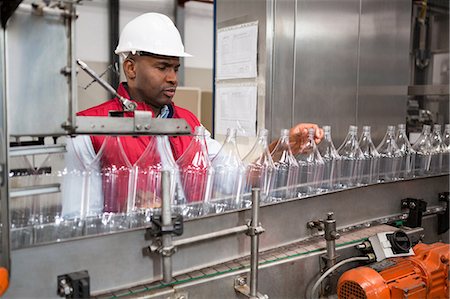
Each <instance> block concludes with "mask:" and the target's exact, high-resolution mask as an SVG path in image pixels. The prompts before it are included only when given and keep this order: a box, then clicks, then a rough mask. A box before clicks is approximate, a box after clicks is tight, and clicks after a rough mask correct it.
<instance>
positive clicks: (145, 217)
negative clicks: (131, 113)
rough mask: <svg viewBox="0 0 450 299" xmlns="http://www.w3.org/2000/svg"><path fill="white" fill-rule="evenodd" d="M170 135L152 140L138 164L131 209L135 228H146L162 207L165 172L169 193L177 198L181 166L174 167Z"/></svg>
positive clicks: (135, 167)
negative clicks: (155, 212) (177, 176)
mask: <svg viewBox="0 0 450 299" xmlns="http://www.w3.org/2000/svg"><path fill="white" fill-rule="evenodd" d="M164 138H165V139H167V137H166V136H156V137H150V142H149V144H148V145H147V148H146V149H145V151H144V152H143V153H142V155H141V157H140V158H139V159H138V160H137V161H136V163H135V164H134V171H135V176H136V177H135V186H134V190H133V196H132V198H133V201H132V203H131V210H132V214H133V219H132V221H133V222H132V226H133V227H136V226H142V225H145V224H146V223H149V222H150V221H151V215H152V214H153V213H154V211H155V210H159V209H160V208H161V200H162V191H163V190H162V189H163V186H162V171H163V170H164V171H167V172H168V173H169V182H170V183H169V185H168V186H166V188H169V194H170V196H171V200H172V198H173V196H174V189H175V176H176V175H178V167H177V166H176V165H173V163H171V161H173V157H172V152H171V151H170V152H168V151H167V150H166V147H165V144H164V142H165V140H164Z"/></svg>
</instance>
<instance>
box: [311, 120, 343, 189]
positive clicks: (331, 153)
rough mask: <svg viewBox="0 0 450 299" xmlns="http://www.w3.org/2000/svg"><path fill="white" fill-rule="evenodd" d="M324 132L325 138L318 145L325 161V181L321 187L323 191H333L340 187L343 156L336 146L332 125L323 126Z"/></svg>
mask: <svg viewBox="0 0 450 299" xmlns="http://www.w3.org/2000/svg"><path fill="white" fill-rule="evenodd" d="M323 132H324V138H323V140H322V141H321V142H320V143H319V145H318V146H317V148H318V149H319V153H320V155H321V156H322V159H323V162H324V170H323V181H322V185H321V186H320V188H321V190H322V191H331V190H333V189H338V188H339V179H340V173H341V156H340V155H339V154H338V152H337V150H336V148H335V147H334V143H333V140H332V138H331V127H330V126H323Z"/></svg>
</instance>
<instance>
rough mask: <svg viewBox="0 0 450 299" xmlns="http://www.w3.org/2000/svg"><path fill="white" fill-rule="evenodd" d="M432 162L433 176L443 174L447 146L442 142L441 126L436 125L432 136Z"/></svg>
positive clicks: (431, 170)
mask: <svg viewBox="0 0 450 299" xmlns="http://www.w3.org/2000/svg"><path fill="white" fill-rule="evenodd" d="M431 146H432V154H431V162H430V172H431V173H432V174H441V173H442V168H443V158H444V154H445V153H446V150H447V146H446V145H445V143H444V142H443V140H442V135H441V125H438V124H435V125H434V126H433V133H432V134H431Z"/></svg>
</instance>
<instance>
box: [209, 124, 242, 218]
mask: <svg viewBox="0 0 450 299" xmlns="http://www.w3.org/2000/svg"><path fill="white" fill-rule="evenodd" d="M212 166H213V168H214V171H215V174H214V183H213V189H212V192H213V193H212V196H211V199H212V200H211V206H212V210H213V211H215V212H216V213H221V212H223V211H226V210H231V209H237V208H240V207H241V206H242V196H243V193H244V187H245V166H244V162H242V160H241V157H240V155H239V151H238V148H237V145H236V129H228V131H227V136H226V138H225V141H224V143H223V145H222V147H221V148H220V150H219V152H218V153H217V155H216V156H215V157H214V158H213V160H212Z"/></svg>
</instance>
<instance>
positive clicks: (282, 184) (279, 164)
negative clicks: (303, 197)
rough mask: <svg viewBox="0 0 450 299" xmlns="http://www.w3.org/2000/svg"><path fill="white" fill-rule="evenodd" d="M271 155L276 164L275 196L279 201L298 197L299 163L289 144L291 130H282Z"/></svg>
mask: <svg viewBox="0 0 450 299" xmlns="http://www.w3.org/2000/svg"><path fill="white" fill-rule="evenodd" d="M271 155H272V159H273V163H274V165H275V174H274V177H275V178H274V192H273V198H274V199H275V200H277V201H279V200H283V199H289V198H293V197H296V192H295V190H296V185H297V182H298V173H299V165H298V163H297V159H296V158H295V156H294V155H293V154H292V150H291V146H290V145H289V130H287V129H282V130H281V137H280V139H278V142H277V144H276V145H275V148H274V149H273V150H272V153H271Z"/></svg>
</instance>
